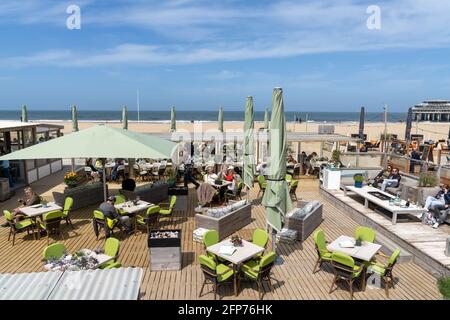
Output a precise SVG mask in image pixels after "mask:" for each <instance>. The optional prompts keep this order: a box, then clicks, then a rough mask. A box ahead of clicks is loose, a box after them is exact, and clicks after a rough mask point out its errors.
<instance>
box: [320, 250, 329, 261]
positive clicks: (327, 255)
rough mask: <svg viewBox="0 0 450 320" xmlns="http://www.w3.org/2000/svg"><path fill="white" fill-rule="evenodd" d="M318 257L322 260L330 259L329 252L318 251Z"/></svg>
mask: <svg viewBox="0 0 450 320" xmlns="http://www.w3.org/2000/svg"><path fill="white" fill-rule="evenodd" d="M320 258H322V259H323V260H331V252H322V251H320Z"/></svg>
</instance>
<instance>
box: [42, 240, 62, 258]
mask: <svg viewBox="0 0 450 320" xmlns="http://www.w3.org/2000/svg"><path fill="white" fill-rule="evenodd" d="M65 252H66V247H65V246H64V245H63V244H62V243H58V242H57V243H53V244H51V245H49V246H47V247H45V249H44V252H43V253H42V255H43V257H44V260H50V259H60V258H61V257H62V256H63V255H64V253H65Z"/></svg>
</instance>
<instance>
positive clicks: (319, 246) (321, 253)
mask: <svg viewBox="0 0 450 320" xmlns="http://www.w3.org/2000/svg"><path fill="white" fill-rule="evenodd" d="M314 244H315V247H316V251H317V261H316V264H315V265H314V269H313V273H316V272H317V271H319V270H320V269H321V268H322V265H323V264H324V263H328V264H331V252H330V251H328V249H327V241H326V240H325V233H324V232H323V230H322V229H318V230H317V231H316V232H314Z"/></svg>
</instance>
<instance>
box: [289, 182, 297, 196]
mask: <svg viewBox="0 0 450 320" xmlns="http://www.w3.org/2000/svg"><path fill="white" fill-rule="evenodd" d="M297 187H298V180H292V181H291V183H290V184H289V194H290V196H291V198H292V200H294V201H297V200H298V199H297Z"/></svg>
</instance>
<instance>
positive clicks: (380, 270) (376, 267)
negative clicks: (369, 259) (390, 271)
mask: <svg viewBox="0 0 450 320" xmlns="http://www.w3.org/2000/svg"><path fill="white" fill-rule="evenodd" d="M367 271H368V272H375V273H377V274H379V275H380V276H382V275H384V273H385V272H386V269H385V268H384V266H383V265H382V264H380V263H373V264H371V265H370V266H368V267H367Z"/></svg>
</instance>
